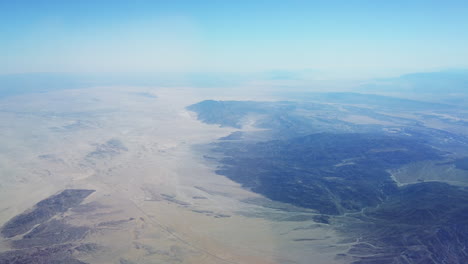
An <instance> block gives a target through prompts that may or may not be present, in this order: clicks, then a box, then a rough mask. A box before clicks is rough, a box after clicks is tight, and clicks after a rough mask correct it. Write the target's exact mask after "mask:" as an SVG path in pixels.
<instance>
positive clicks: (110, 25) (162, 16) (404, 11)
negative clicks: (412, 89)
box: [0, 0, 468, 77]
mask: <svg viewBox="0 0 468 264" xmlns="http://www.w3.org/2000/svg"><path fill="white" fill-rule="evenodd" d="M459 67H468V1H466V0H464V1H449V0H440V1H430V0H424V1H416V0H391V1H390V0H382V1H378V0H372V1H353V0H347V1H313V0H309V1H293V0H283V1H275V0H265V1H255V0H248V1H241V0H237V1H236V0H217V1H214V0H213V1H196V0H192V1H177V0H167V1H157V0H154V1H138V0H133V1H117V0H112V1H99V0H94V1H84V0H69V1H68V0H62V1H41V0H31V1H21V0H0V74H7V73H24V72H155V71H158V72H200V71H202V72H204V71H208V72H209V71H228V72H231V71H232V72H252V71H257V72H258V71H269V70H310V71H312V72H318V73H320V74H324V75H327V74H328V75H333V76H345V77H353V76H356V77H361V76H366V77H367V76H370V77H374V76H379V77H381V76H386V75H394V74H398V73H404V72H414V71H426V70H434V69H443V68H459Z"/></svg>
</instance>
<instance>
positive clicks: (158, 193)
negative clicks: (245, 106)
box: [0, 87, 346, 264]
mask: <svg viewBox="0 0 468 264" xmlns="http://www.w3.org/2000/svg"><path fill="white" fill-rule="evenodd" d="M139 91H141V92H151V93H152V94H154V95H156V96H157V98H156V99H154V98H147V97H143V96H138V95H136V94H135V92H139ZM203 99H204V98H200V97H199V96H197V95H196V91H194V90H190V89H153V88H130V87H102V88H93V89H81V90H67V91H58V92H53V93H47V94H37V95H23V96H18V97H16V98H7V99H4V100H3V101H1V102H0V115H1V117H2V120H4V123H3V124H2V129H1V130H0V133H1V135H0V138H1V142H0V150H1V151H0V164H1V166H0V167H1V175H2V176H1V177H2V181H1V185H0V224H2V225H3V224H4V223H5V222H6V221H8V220H9V219H10V218H11V217H13V216H15V215H17V214H19V213H21V212H23V211H25V210H27V209H28V208H31V207H32V206H33V205H34V204H36V203H37V202H38V201H40V200H42V199H45V198H47V197H49V196H50V195H52V194H55V193H58V192H60V191H61V190H63V189H66V188H85V189H93V190H96V192H95V193H93V194H92V195H91V196H89V197H88V198H87V199H86V200H85V203H88V204H92V205H93V204H94V205H96V206H93V207H89V208H86V207H82V208H81V210H80V208H78V209H77V211H73V210H71V211H68V212H67V213H65V214H63V215H61V216H59V218H63V219H65V220H66V221H67V223H70V224H73V225H79V226H89V227H91V228H92V231H90V232H89V233H88V234H87V236H86V237H85V238H84V240H83V241H81V242H83V243H84V242H91V243H96V244H98V245H100V246H101V248H100V249H99V250H98V251H97V252H87V253H80V254H79V255H78V258H79V259H81V260H83V261H85V262H89V263H120V262H122V263H124V262H125V261H132V262H134V263H139V264H141V263H341V262H339V261H338V260H335V256H336V254H337V253H342V252H344V251H346V247H338V246H334V245H336V244H337V243H338V242H339V241H340V238H339V237H338V236H337V234H335V233H334V231H333V230H332V229H331V228H328V227H327V226H326V225H316V224H315V223H314V222H312V221H304V222H288V221H274V220H271V219H268V218H267V217H249V216H244V215H247V214H246V213H257V212H259V211H261V212H263V213H265V212H267V213H276V214H278V212H276V210H274V209H268V208H260V207H259V206H255V205H252V204H247V203H243V202H242V200H244V199H247V198H259V197H260V196H259V195H258V194H255V193H252V192H249V191H247V190H245V189H242V188H241V187H240V186H239V185H238V184H237V183H234V182H232V181H230V180H229V179H227V178H225V177H223V176H220V175H216V174H215V173H214V170H215V164H209V163H207V162H206V161H205V160H204V159H203V157H202V156H201V154H200V153H196V152H194V151H193V150H192V147H193V146H194V145H195V144H205V143H209V142H212V141H214V140H216V139H217V138H219V137H222V136H226V135H228V134H229V133H231V132H233V131H234V130H233V129H230V128H219V127H217V126H214V125H206V124H203V123H201V122H198V121H197V120H196V118H195V116H194V115H193V113H189V112H187V111H186V110H185V109H184V107H185V106H187V105H189V104H192V103H195V102H198V101H200V100H203ZM24 102H27V103H26V104H25V103H24ZM5 122H8V124H9V125H8V126H7V125H6V124H5ZM111 139H115V140H117V141H119V142H120V143H121V144H122V145H123V146H124V147H123V148H122V149H118V148H117V149H116V150H115V149H113V148H112V147H108V146H107V145H106V144H107V143H106V142H108V141H109V140H111ZM109 149H110V150H109ZM239 212H245V214H242V213H241V214H240V213H239ZM282 214H287V213H285V212H282ZM312 225H314V226H313V227H311V226H312ZM8 244H9V243H8V241H2V243H1V244H0V246H1V247H2V248H1V251H5V250H8V249H9V248H8ZM132 262H128V263H132Z"/></svg>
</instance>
